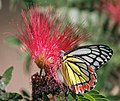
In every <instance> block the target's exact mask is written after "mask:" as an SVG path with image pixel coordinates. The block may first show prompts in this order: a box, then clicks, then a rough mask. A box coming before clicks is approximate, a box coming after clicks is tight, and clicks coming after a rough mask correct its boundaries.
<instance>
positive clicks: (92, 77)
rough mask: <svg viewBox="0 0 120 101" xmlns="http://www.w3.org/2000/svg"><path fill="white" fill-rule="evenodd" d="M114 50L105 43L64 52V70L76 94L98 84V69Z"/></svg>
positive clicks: (68, 82) (70, 86) (69, 84)
mask: <svg viewBox="0 0 120 101" xmlns="http://www.w3.org/2000/svg"><path fill="white" fill-rule="evenodd" d="M112 53H113V52H112V50H111V49H110V48H109V47H108V46H105V45H88V46H82V47H79V48H77V49H74V50H71V51H69V52H67V53H65V54H64V56H63V62H62V70H63V74H64V77H65V80H66V82H67V84H68V86H69V88H70V89H71V90H72V91H74V92H75V93H76V94H83V93H85V92H87V91H90V90H91V89H93V88H94V87H95V85H96V82H97V79H96V72H95V71H96V70H97V69H98V68H99V67H100V66H101V65H103V64H104V63H106V62H107V61H108V60H109V59H110V58H111V56H112Z"/></svg>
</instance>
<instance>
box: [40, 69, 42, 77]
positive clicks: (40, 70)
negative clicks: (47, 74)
mask: <svg viewBox="0 0 120 101" xmlns="http://www.w3.org/2000/svg"><path fill="white" fill-rule="evenodd" d="M41 75H42V69H40V77H41Z"/></svg>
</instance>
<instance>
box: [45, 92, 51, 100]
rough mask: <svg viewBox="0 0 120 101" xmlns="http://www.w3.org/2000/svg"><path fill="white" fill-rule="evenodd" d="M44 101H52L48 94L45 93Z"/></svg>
mask: <svg viewBox="0 0 120 101" xmlns="http://www.w3.org/2000/svg"><path fill="white" fill-rule="evenodd" d="M43 101H50V100H49V98H48V96H47V94H45V93H43Z"/></svg>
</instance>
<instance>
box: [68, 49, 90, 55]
mask: <svg viewBox="0 0 120 101" xmlns="http://www.w3.org/2000/svg"><path fill="white" fill-rule="evenodd" d="M89 53H91V50H90V49H87V48H82V49H78V50H75V51H73V52H71V53H70V54H71V55H78V54H81V55H82V54H89Z"/></svg>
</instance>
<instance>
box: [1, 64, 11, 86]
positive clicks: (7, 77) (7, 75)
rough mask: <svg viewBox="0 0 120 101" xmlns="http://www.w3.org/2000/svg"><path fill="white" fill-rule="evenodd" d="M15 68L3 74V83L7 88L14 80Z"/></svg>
mask: <svg viewBox="0 0 120 101" xmlns="http://www.w3.org/2000/svg"><path fill="white" fill-rule="evenodd" d="M12 71H13V66H11V67H9V68H8V69H7V70H6V71H5V72H4V74H3V79H4V80H3V82H4V84H5V85H6V86H7V85H8V83H9V82H10V80H11V78H12Z"/></svg>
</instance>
